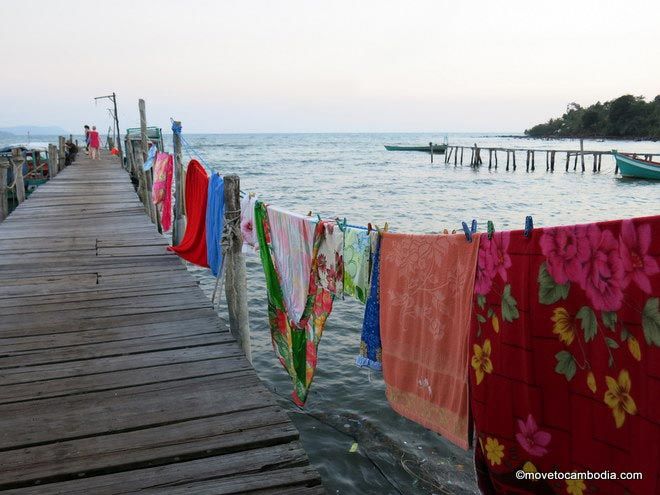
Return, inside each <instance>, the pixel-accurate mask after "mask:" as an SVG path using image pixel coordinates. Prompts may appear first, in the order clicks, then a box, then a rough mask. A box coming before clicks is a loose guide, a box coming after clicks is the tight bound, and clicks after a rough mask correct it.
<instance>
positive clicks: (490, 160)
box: [488, 149, 493, 170]
mask: <svg viewBox="0 0 660 495" xmlns="http://www.w3.org/2000/svg"><path fill="white" fill-rule="evenodd" d="M492 166H493V150H491V149H489V150H488V170H490V169H491V167H492Z"/></svg>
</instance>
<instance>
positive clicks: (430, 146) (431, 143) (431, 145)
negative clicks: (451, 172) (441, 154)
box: [429, 141, 433, 163]
mask: <svg viewBox="0 0 660 495" xmlns="http://www.w3.org/2000/svg"><path fill="white" fill-rule="evenodd" d="M429 148H431V163H433V141H431V142H430V143H429Z"/></svg>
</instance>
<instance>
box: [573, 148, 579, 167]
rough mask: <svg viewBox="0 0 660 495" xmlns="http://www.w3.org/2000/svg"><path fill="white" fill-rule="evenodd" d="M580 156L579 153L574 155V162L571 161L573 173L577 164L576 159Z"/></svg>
mask: <svg viewBox="0 0 660 495" xmlns="http://www.w3.org/2000/svg"><path fill="white" fill-rule="evenodd" d="M579 156H580V153H579V152H576V153H575V160H574V161H573V172H575V171H576V170H577V162H578V157H579Z"/></svg>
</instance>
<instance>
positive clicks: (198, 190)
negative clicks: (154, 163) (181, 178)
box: [167, 160, 209, 267]
mask: <svg viewBox="0 0 660 495" xmlns="http://www.w3.org/2000/svg"><path fill="white" fill-rule="evenodd" d="M208 185H209V176H208V175H207V173H206V170H204V167H203V166H202V165H201V164H200V163H199V162H198V161H197V160H190V163H188V169H187V171H186V213H187V215H188V219H187V220H188V221H187V225H186V232H185V234H184V236H183V239H182V240H181V243H180V244H179V245H178V246H169V247H168V248H167V249H168V250H170V251H173V252H175V253H176V254H178V255H179V256H181V257H182V258H183V259H184V260H186V261H189V262H191V263H194V264H195V265H199V266H204V267H208V266H209V265H208V260H207V258H206V200H207V196H208V187H209V186H208Z"/></svg>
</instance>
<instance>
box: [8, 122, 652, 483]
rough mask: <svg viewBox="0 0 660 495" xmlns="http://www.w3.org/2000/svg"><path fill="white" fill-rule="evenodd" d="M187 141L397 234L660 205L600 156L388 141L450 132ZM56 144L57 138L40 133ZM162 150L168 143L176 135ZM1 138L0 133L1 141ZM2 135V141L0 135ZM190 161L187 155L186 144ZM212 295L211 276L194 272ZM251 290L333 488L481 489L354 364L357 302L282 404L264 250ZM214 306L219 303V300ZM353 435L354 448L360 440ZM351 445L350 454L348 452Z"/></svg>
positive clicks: (222, 165)
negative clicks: (511, 156) (399, 147)
mask: <svg viewBox="0 0 660 495" xmlns="http://www.w3.org/2000/svg"><path fill="white" fill-rule="evenodd" d="M184 137H185V138H186V140H187V141H188V142H189V143H190V144H191V145H192V148H194V151H193V153H194V154H197V155H199V157H201V159H202V160H203V161H204V162H205V163H207V164H208V165H209V166H210V167H212V168H213V169H215V170H217V171H218V172H220V173H221V174H228V173H236V174H238V175H239V176H240V178H241V188H242V189H243V190H244V191H247V192H254V193H256V194H258V196H259V197H260V198H261V199H263V200H264V201H266V202H268V203H271V204H273V205H277V206H280V207H283V208H287V209H290V210H291V211H294V212H297V213H302V214H307V213H308V212H309V211H310V210H311V211H312V212H313V213H314V214H317V213H318V214H320V215H321V216H322V217H324V218H325V217H330V218H334V217H340V218H344V217H346V219H347V220H348V221H349V222H350V223H352V224H363V225H366V223H367V222H372V223H373V224H378V225H380V226H382V225H384V224H385V222H388V223H389V225H390V228H391V229H392V230H396V231H399V232H418V233H424V232H440V231H442V230H443V229H449V230H452V229H457V230H459V231H460V229H461V222H462V221H466V222H468V223H469V222H470V221H471V220H472V219H473V218H474V219H476V220H477V222H478V225H479V229H480V230H482V231H483V230H484V228H485V226H486V222H487V221H488V220H492V221H493V222H494V225H495V229H519V228H522V227H523V226H524V221H525V217H526V216H527V215H532V217H533V219H534V225H535V226H537V227H540V226H553V225H565V224H573V223H581V222H592V221H597V220H609V219H617V218H629V217H635V216H642V215H658V214H660V183H653V182H650V181H644V180H627V179H621V178H617V177H615V176H614V163H613V160H612V158H611V157H610V156H604V157H603V161H602V168H601V172H600V173H597V174H594V173H592V172H591V168H592V164H591V159H592V158H591V157H590V156H587V157H585V161H586V169H587V172H585V173H581V172H580V171H579V170H580V169H581V165H580V163H579V162H578V167H577V168H578V171H577V172H573V164H574V161H573V158H572V159H571V162H570V171H569V172H565V155H564V154H557V156H556V161H555V172H554V173H550V172H546V171H545V168H546V165H545V153H537V154H536V163H535V166H536V171H535V172H533V173H532V172H530V173H526V172H525V153H524V152H522V153H519V154H518V156H517V170H516V171H515V172H513V171H509V172H506V171H505V167H506V157H505V154H504V153H502V152H500V153H499V156H498V169H497V170H495V169H494V168H493V169H491V170H490V171H489V170H488V153H487V152H486V151H482V160H483V161H484V164H483V165H482V166H481V167H479V168H478V169H473V168H471V167H470V166H469V159H470V158H469V154H470V153H469V150H466V151H465V152H464V156H463V166H460V165H458V166H454V164H453V161H454V160H453V157H452V160H451V162H452V163H451V164H445V163H444V156H443V155H436V156H435V157H434V158H435V159H434V163H430V155H429V154H428V153H419V152H393V151H386V150H385V148H384V146H383V145H384V144H408V145H425V144H427V143H429V142H430V141H433V142H442V140H443V139H444V137H445V135H444V134H439V135H438V134H421V133H420V134H245V135H240V134H234V135H223V134H207V135H187V134H185V127H184ZM447 137H448V140H449V143H450V145H452V144H453V145H464V146H471V145H473V144H474V143H477V144H478V145H479V146H480V147H482V148H483V147H517V148H537V149H575V150H577V149H579V143H578V142H577V141H572V140H561V141H554V140H531V139H521V138H519V137H500V136H496V135H485V134H449V135H448V136H447ZM40 140H46V141H51V142H54V141H53V140H52V139H48V138H46V139H40ZM167 140H168V143H167V147H169V148H170V149H171V141H170V138H169V137H168V138H167ZM3 141H7V140H3ZM0 144H9V142H8V141H7V142H3V143H0ZM613 148H616V149H618V150H619V151H624V152H625V151H630V152H638V153H644V152H646V153H660V143H653V142H624V141H605V142H595V141H585V142H584V149H585V150H603V151H609V150H611V149H613ZM185 158H186V159H187V158H189V156H188V154H187V153H186V156H185ZM189 268H190V270H191V272H192V273H193V274H194V276H195V277H196V278H197V279H198V280H199V282H200V285H201V287H202V289H203V290H204V291H205V292H206V293H207V294H208V295H209V297H210V295H211V293H212V291H213V287H214V285H215V279H214V278H213V277H212V276H211V275H210V273H209V272H208V270H202V269H199V268H196V267H193V266H190V267H189ZM247 276H248V297H249V311H250V329H251V343H252V357H253V364H254V367H255V369H256V371H257V373H258V374H259V377H260V378H261V379H262V380H263V382H264V383H265V384H266V386H267V387H268V388H269V389H270V390H271V391H273V392H274V394H275V395H276V397H277V398H278V400H279V402H280V404H281V405H282V406H283V407H285V408H286V409H287V410H288V411H289V415H290V417H291V419H292V420H293V421H294V423H295V424H296V426H297V427H298V429H299V430H300V436H301V441H302V443H303V446H304V448H305V450H306V451H307V453H308V455H309V458H310V460H311V462H312V463H313V464H314V465H315V466H316V467H317V469H318V470H319V471H320V473H321V476H322V477H323V483H324V485H325V487H326V489H327V491H328V493H331V494H379V495H381V494H432V493H435V494H440V493H451V494H472V493H478V489H477V487H476V482H475V476H474V471H473V469H474V467H473V462H472V453H471V452H465V451H463V450H461V449H459V448H457V447H455V446H453V445H452V444H451V443H449V442H447V441H446V440H444V439H443V438H442V437H441V436H439V435H437V434H436V433H433V432H431V431H428V430H426V429H425V428H422V427H421V426H419V425H416V424H415V423H413V422H411V421H408V420H407V419H405V418H402V417H401V416H399V415H398V414H396V413H395V412H393V411H392V410H391V409H390V407H389V406H388V403H387V400H386V398H385V392H384V389H385V387H384V383H383V380H382V377H381V375H380V374H379V373H377V372H374V371H371V370H368V369H360V368H357V367H356V366H355V364H354V363H355V356H356V355H357V352H358V348H359V342H360V331H361V326H362V316H363V311H364V306H363V305H361V304H360V303H358V302H356V301H353V300H351V299H348V298H347V299H345V300H337V301H336V303H335V305H334V309H333V312H332V314H331V315H330V318H329V319H328V323H327V326H326V329H325V331H324V334H323V338H322V340H321V343H320V346H319V361H318V369H317V372H316V377H315V379H314V383H313V385H312V388H311V392H310V394H309V398H308V400H307V404H306V405H305V408H304V409H300V408H298V407H296V406H295V405H294V404H293V403H292V402H291V401H290V399H289V394H290V392H291V381H290V379H289V377H288V375H287V374H286V372H285V371H284V369H283V368H282V366H281V365H280V363H279V362H278V361H277V359H276V358H275V355H274V353H273V349H272V346H271V342H270V334H269V330H268V325H267V303H266V288H265V282H264V276H263V272H262V270H261V265H260V262H259V259H258V257H256V256H250V257H248V258H247ZM219 311H220V313H221V314H223V315H224V313H225V308H224V306H222V305H221V307H220V309H219ZM354 444H357V450H355V448H354ZM353 450H355V451H354V452H353Z"/></svg>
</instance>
